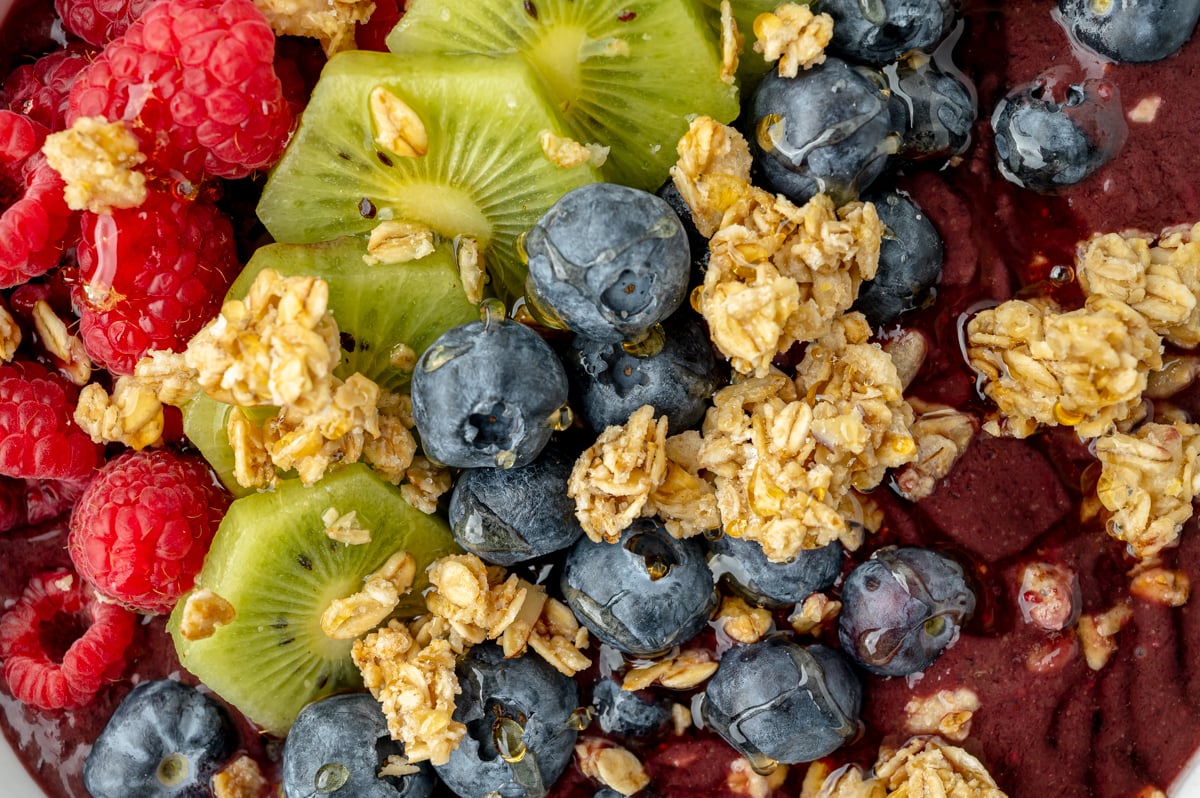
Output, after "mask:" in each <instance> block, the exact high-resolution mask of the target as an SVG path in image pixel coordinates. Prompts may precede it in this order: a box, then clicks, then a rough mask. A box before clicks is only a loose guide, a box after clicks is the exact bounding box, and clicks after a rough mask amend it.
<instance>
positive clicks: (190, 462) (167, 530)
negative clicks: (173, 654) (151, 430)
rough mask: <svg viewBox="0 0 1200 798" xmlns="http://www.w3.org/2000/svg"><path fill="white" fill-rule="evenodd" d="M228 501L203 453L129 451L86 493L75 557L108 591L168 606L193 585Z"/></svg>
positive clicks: (158, 607)
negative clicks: (215, 480) (200, 454)
mask: <svg viewBox="0 0 1200 798" xmlns="http://www.w3.org/2000/svg"><path fill="white" fill-rule="evenodd" d="M227 505H228V497H227V496H226V495H225V492H224V491H223V490H221V489H220V488H219V487H217V486H216V485H215V484H214V483H213V479H212V475H211V472H210V471H209V470H208V464H207V463H205V462H204V459H203V458H201V457H199V456H196V455H187V454H176V453H174V452H171V451H170V450H167V449H159V450H152V451H151V450H147V451H141V452H129V453H127V454H124V455H121V456H120V457H117V458H115V459H113V460H110V461H109V462H107V463H105V465H104V466H103V467H102V468H101V469H100V470H99V472H98V473H97V474H96V477H95V478H94V479H93V480H92V481H91V482H90V483H89V484H88V487H87V489H86V490H85V491H84V493H83V496H82V497H80V501H79V504H78V505H77V506H76V508H75V511H74V512H73V513H72V514H71V535H70V539H69V543H68V545H69V546H70V550H71V560H72V562H74V563H75V568H76V570H77V571H78V572H79V575H80V576H82V577H83V578H84V579H85V580H87V581H88V583H89V584H91V585H92V586H93V587H95V588H96V590H97V592H99V593H100V594H101V595H103V596H104V597H106V598H109V599H112V600H113V601H116V602H117V603H119V604H123V605H124V606H126V607H129V608H130V609H133V610H138V611H141V612H149V613H166V612H170V611H171V608H172V607H174V606H175V602H176V601H177V600H178V599H179V597H180V596H181V595H183V594H184V593H186V592H188V591H189V590H191V589H192V583H193V582H194V581H195V578H196V574H197V573H198V572H199V571H200V567H201V565H202V564H203V563H204V555H205V554H207V553H208V547H209V544H210V543H211V541H212V537H213V535H214V534H215V533H216V531H217V526H218V525H219V524H220V523H221V518H222V516H224V514H225V508H226V506H227Z"/></svg>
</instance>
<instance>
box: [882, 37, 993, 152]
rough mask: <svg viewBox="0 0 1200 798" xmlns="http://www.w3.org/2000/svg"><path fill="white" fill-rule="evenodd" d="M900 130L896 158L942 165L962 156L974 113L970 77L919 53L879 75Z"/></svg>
mask: <svg viewBox="0 0 1200 798" xmlns="http://www.w3.org/2000/svg"><path fill="white" fill-rule="evenodd" d="M884 71H885V72H886V74H887V76H888V85H889V87H890V88H891V90H892V96H891V98H890V101H891V103H892V105H893V107H894V108H895V109H896V110H897V111H898V112H899V114H900V116H901V118H902V119H903V122H901V123H900V125H899V126H898V129H899V130H901V131H903V138H902V140H901V142H900V152H899V157H900V158H902V159H904V160H908V161H929V160H945V159H947V158H950V157H952V156H955V155H961V154H962V153H964V152H966V150H967V147H968V146H970V143H971V126H972V125H974V124H975V118H976V116H977V115H978V109H977V108H976V103H975V89H974V86H973V85H972V84H971V83H970V80H969V78H967V76H966V75H964V74H963V73H962V72H961V71H960V70H958V69H957V68H956V67H954V65H953V64H950V63H940V62H939V61H938V60H936V59H931V58H929V57H928V56H926V55H924V54H918V55H915V56H912V57H910V58H906V59H903V60H902V61H900V62H899V63H898V64H896V65H895V67H894V68H888V69H886V70H884Z"/></svg>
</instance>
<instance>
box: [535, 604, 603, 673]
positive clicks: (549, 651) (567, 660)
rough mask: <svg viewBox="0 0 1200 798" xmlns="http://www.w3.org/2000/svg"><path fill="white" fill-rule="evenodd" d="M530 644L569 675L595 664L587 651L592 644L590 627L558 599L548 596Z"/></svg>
mask: <svg viewBox="0 0 1200 798" xmlns="http://www.w3.org/2000/svg"><path fill="white" fill-rule="evenodd" d="M529 647H530V648H532V649H533V650H534V651H536V652H537V653H538V654H539V655H541V657H542V659H544V660H546V662H548V663H550V664H551V665H552V666H554V668H555V670H557V671H558V672H559V673H561V674H563V675H565V676H574V675H575V674H577V673H579V672H580V671H582V670H584V669H586V668H589V667H591V664H592V661H591V660H590V659H588V657H587V656H586V655H585V654H584V653H583V650H584V649H585V648H587V647H588V631H587V627H584V626H580V625H579V620H578V619H577V618H576V617H575V613H574V612H572V611H571V608H570V607H568V606H567V605H566V604H563V603H562V602H561V601H559V600H558V599H547V600H546V603H545V604H544V605H543V606H542V612H541V614H540V615H539V616H538V619H537V621H536V622H535V623H534V625H533V630H532V632H531V633H530V635H529Z"/></svg>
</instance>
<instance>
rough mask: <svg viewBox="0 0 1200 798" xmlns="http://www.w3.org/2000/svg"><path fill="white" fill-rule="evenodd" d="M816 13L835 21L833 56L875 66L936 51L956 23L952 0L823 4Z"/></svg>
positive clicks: (842, 0) (833, 0)
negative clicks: (917, 52) (914, 53)
mask: <svg viewBox="0 0 1200 798" xmlns="http://www.w3.org/2000/svg"><path fill="white" fill-rule="evenodd" d="M817 10H818V11H822V12H824V13H826V14H828V15H829V16H831V17H833V39H831V40H830V42H829V49H830V51H831V52H834V53H837V54H838V55H841V56H844V57H846V58H849V59H852V60H854V61H859V62H862V63H864V64H873V65H875V66H883V65H884V64H887V63H888V62H890V61H895V60H896V59H897V58H899V57H900V56H902V55H904V53H906V52H908V51H909V50H926V51H932V50H934V49H935V48H936V47H937V44H938V42H940V41H941V40H942V39H943V38H945V36H946V34H947V33H949V32H950V28H951V27H952V26H953V25H954V20H955V12H954V4H953V3H952V2H950V0H820V2H819V3H818V4H817Z"/></svg>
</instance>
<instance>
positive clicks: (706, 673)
mask: <svg viewBox="0 0 1200 798" xmlns="http://www.w3.org/2000/svg"><path fill="white" fill-rule="evenodd" d="M719 664H720V663H718V662H716V661H715V660H713V658H712V656H711V655H710V654H709V652H707V651H705V650H703V649H687V650H686V651H681V652H679V653H678V654H676V655H674V656H671V657H665V658H663V659H660V660H658V661H657V662H654V663H651V664H649V665H643V666H641V667H638V668H631V669H630V670H629V672H628V673H626V674H625V678H624V679H623V680H622V681H621V689H623V690H645V689H646V688H647V687H649V686H650V685H652V684H660V685H662V686H663V687H666V688H668V689H670V690H690V689H692V688H693V687H698V686H699V685H701V684H704V682H706V681H708V678H709V677H710V676H712V675H713V674H714V673H716V672H717V666H718V665H719Z"/></svg>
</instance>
